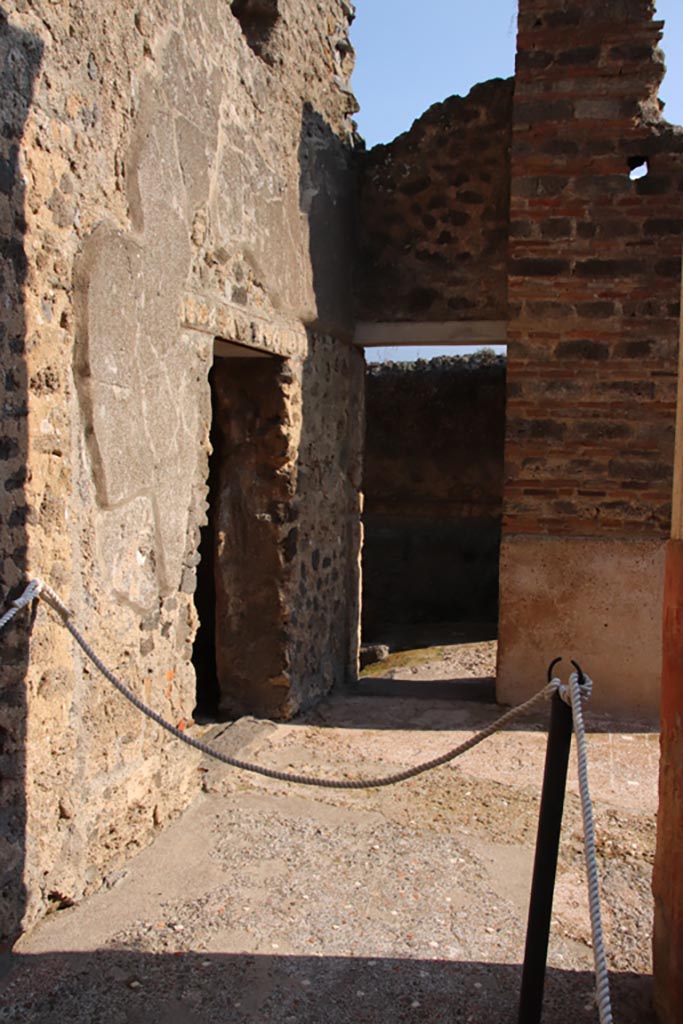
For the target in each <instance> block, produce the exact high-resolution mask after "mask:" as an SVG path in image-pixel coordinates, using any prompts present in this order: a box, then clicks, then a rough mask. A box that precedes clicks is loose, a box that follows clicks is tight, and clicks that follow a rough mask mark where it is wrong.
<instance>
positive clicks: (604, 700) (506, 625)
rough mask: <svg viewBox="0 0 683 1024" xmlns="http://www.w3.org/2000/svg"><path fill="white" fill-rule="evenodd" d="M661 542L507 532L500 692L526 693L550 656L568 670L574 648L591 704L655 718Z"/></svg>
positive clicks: (510, 698)
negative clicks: (590, 689) (590, 690)
mask: <svg viewBox="0 0 683 1024" xmlns="http://www.w3.org/2000/svg"><path fill="white" fill-rule="evenodd" d="M665 547H666V544H665V543H664V542H662V541H659V540H651V539H646V540H636V539H623V540H614V539H605V538H595V537H543V538H536V537H522V536H516V537H507V538H504V539H503V542H502V545H501V554H500V583H501V590H500V620H499V630H500V636H501V637H502V638H503V640H502V642H503V643H504V644H505V649H504V657H505V674H504V675H503V677H502V678H500V679H499V680H498V682H497V696H498V699H499V700H500V701H502V702H503V703H509V704H517V703H519V701H521V700H523V699H526V698H527V697H530V696H531V695H532V694H533V693H535V692H536V691H538V690H539V689H540V688H541V687H542V686H543V685H544V684H545V681H546V670H547V667H548V664H549V663H550V661H551V660H552V659H553V658H555V657H562V658H563V659H564V660H563V664H562V665H561V666H559V668H558V671H559V672H560V673H561V675H562V677H563V678H566V675H567V673H568V672H569V671H570V664H569V660H570V659H571V658H574V659H575V660H576V661H578V662H579V664H580V665H581V666H582V668H584V669H585V671H586V672H587V673H588V674H589V675H590V677H591V678H592V679H593V681H594V684H595V685H594V688H593V693H592V695H591V699H590V707H591V710H592V711H608V712H610V713H612V714H615V715H618V716H619V717H621V718H623V719H624V720H628V719H640V720H642V721H643V722H644V723H645V725H647V724H648V723H649V724H656V722H657V720H658V716H659V687H658V685H657V682H658V680H659V676H660V673H661V649H660V648H661V620H662V598H663V593H664V553H665ZM624 623H626V624H627V627H628V628H625V627H624Z"/></svg>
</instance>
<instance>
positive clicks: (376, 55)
mask: <svg viewBox="0 0 683 1024" xmlns="http://www.w3.org/2000/svg"><path fill="white" fill-rule="evenodd" d="M587 2H590V0H587ZM657 17H658V18H660V19H663V20H664V21H665V22H666V25H665V28H664V38H663V41H662V46H663V49H664V52H665V54H666V63H667V66H668V70H667V74H666V77H665V79H664V82H663V84H662V89H661V91H660V98H661V99H663V100H664V101H665V103H666V109H665V116H666V117H667V119H668V120H669V121H672V122H673V123H676V124H683V0H658V2H657ZM516 18H517V0H479V3H476V2H472V0H468V2H466V3H463V2H462V0H421V3H419V4H416V3H415V0H357V2H356V20H355V22H354V23H353V26H352V29H351V39H352V41H353V45H354V47H355V49H356V69H355V71H354V73H353V79H352V85H353V88H354V92H355V94H356V97H357V98H358V101H359V103H360V105H361V110H360V112H359V113H358V114H357V115H356V120H357V122H358V127H359V130H360V133H361V135H362V136H363V138H364V139H365V141H366V143H367V144H368V146H373V145H375V144H376V143H378V142H389V141H391V139H393V138H395V137H396V135H399V134H400V133H401V132H403V131H406V130H407V129H408V128H410V126H411V124H412V123H413V121H414V120H415V118H416V117H419V116H420V114H422V113H423V112H424V111H425V110H426V109H427V107H429V106H431V104H432V103H437V102H439V101H440V100H443V99H446V97H447V96H453V95H455V94H459V95H461V96H462V95H464V94H465V93H467V92H469V90H470V89H471V87H472V86H473V85H475V84H476V83H477V82H484V81H486V80H487V79H489V78H496V77H500V78H506V77H507V76H508V75H512V74H513V73H514V62H515V33H516ZM467 351H473V350H472V349H466V348H464V347H460V348H457V349H442V348H427V347H423V348H422V349H416V348H408V347H406V348H401V349H396V348H393V349H388V348H387V349H374V350H373V349H368V350H367V356H368V358H369V359H371V360H373V361H377V360H382V359H416V358H418V357H419V356H421V357H422V358H425V359H428V358H430V356H432V355H439V354H441V353H443V352H459V353H463V352H467Z"/></svg>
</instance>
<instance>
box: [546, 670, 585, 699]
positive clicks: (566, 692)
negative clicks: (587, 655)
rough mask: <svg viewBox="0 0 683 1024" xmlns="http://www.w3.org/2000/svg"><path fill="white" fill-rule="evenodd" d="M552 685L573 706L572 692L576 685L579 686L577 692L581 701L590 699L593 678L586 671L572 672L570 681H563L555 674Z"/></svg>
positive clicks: (551, 681)
mask: <svg viewBox="0 0 683 1024" xmlns="http://www.w3.org/2000/svg"><path fill="white" fill-rule="evenodd" d="M550 686H552V687H553V689H554V690H555V691H556V692H557V694H558V695H559V696H560V697H561V698H562V700H563V701H564V702H565V704H568V705H569V707H571V706H572V693H573V688H574V687H575V686H576V687H577V688H578V689H577V691H576V692H577V694H578V697H579V700H581V701H587V700H589V699H590V696H591V694H592V692H593V680H592V679H591V678H590V677H589V676H587V675H586V673H585V672H581V673H579V672H572V674H571V675H570V677H569V682H568V683H563V682H562V680H561V679H559V678H558V677H557V676H555V678H554V679H551V680H550Z"/></svg>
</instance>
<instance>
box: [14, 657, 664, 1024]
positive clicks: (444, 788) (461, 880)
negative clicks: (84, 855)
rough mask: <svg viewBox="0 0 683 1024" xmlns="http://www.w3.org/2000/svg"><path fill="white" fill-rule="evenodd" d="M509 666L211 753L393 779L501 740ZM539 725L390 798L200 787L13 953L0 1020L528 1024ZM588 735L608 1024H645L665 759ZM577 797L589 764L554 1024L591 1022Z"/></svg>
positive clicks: (451, 667) (442, 669)
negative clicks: (484, 734)
mask: <svg viewBox="0 0 683 1024" xmlns="http://www.w3.org/2000/svg"><path fill="white" fill-rule="evenodd" d="M494 657H495V644H491V643H485V642H484V643H479V644H459V645H445V646H442V647H440V648H437V649H433V650H431V651H427V652H425V651H422V652H419V653H418V652H408V653H403V654H399V655H396V656H395V657H394V658H392V659H390V661H389V662H384V663H382V664H381V665H379V666H373V668H372V669H371V672H372V673H374V674H373V675H370V676H369V677H368V678H366V679H365V681H364V682H363V683H362V684H361V687H360V689H359V691H358V693H356V694H354V695H347V696H343V695H340V696H339V697H336V698H335V699H334V700H331V701H329V702H327V703H326V704H324V705H322V706H321V707H319V708H317V709H316V710H315V711H314V712H312V713H311V714H310V715H308V716H307V717H306V718H305V719H302V720H300V721H297V722H293V723H289V724H287V725H283V726H274V725H272V724H271V723H263V722H256V721H254V720H250V719H243V720H241V721H240V722H238V723H236V724H234V725H231V726H222V727H220V728H218V729H217V730H214V732H217V734H218V735H217V736H216V737H215V743H216V745H218V746H220V747H222V748H223V749H226V750H230V751H231V752H234V751H237V750H239V751H240V756H243V757H246V758H250V759H253V760H257V761H259V762H261V763H264V764H268V765H272V766H276V767H278V768H282V769H285V770H297V771H308V772H316V773H321V774H335V775H336V774H339V773H345V774H348V775H349V776H356V775H372V774H376V773H381V772H385V771H392V770H396V769H397V768H399V767H402V766H405V765H409V764H411V763H415V762H418V761H421V760H424V759H426V758H429V757H432V756H435V755H436V754H438V753H440V752H441V751H442V750H445V749H447V748H449V747H451V746H454V745H455V744H457V743H458V742H460V741H461V740H462V739H463V738H465V737H466V736H468V735H470V734H471V732H472V731H474V730H476V729H478V728H480V727H482V726H483V725H485V724H487V723H488V722H490V721H491V720H492V719H493V718H495V717H497V715H498V714H499V713H500V711H501V709H499V708H498V707H497V706H496V705H495V704H494V703H493V688H492V680H491V678H490V673H491V671H492V666H493V659H494ZM543 682H544V681H543V680H539V688H540V686H542V685H543ZM596 685H599V681H598V680H596ZM589 718H590V712H589ZM546 720H547V715H546V713H545V712H541V713H539V714H538V715H536V716H534V718H532V719H531V720H528V721H525V722H524V723H522V724H521V725H519V727H514V728H512V729H509V730H507V731H505V732H503V733H500V734H498V735H496V736H494V737H492V738H491V739H489V740H487V741H485V743H484V744H482V745H481V746H479V747H478V748H477V749H476V750H474V751H472V752H470V753H468V754H467V755H465V756H464V757H463V758H462V759H461V760H460V761H458V762H455V763H453V764H452V765H448V766H444V767H442V768H439V769H437V770H436V771H433V772H431V773H429V774H428V775H423V776H421V777H420V778H418V779H415V780H412V781H410V782H407V783H402V784H400V785H399V786H395V787H392V788H390V789H380V790H371V791H361V792H348V791H336V790H317V789H308V788H306V789H304V788H296V787H294V786H291V785H287V784H283V783H279V782H275V781H270V780H266V779H262V778H260V777H258V776H253V775H246V774H244V773H242V772H237V771H234V770H232V769H228V768H225V767H223V766H221V765H220V764H218V763H216V762H211V763H207V764H205V765H203V766H202V769H201V770H202V775H203V791H202V793H201V795H200V796H199V797H198V799H197V800H196V801H195V803H194V804H193V805H192V807H190V808H189V810H188V811H187V812H186V813H185V814H184V815H183V816H182V817H181V818H180V819H178V820H177V821H176V822H175V823H174V824H173V825H171V826H170V827H169V828H168V829H167V830H166V831H165V832H163V833H162V834H160V835H159V837H158V838H157V840H156V841H155V843H154V844H153V845H152V846H150V847H149V848H148V849H146V850H145V851H143V852H142V853H141V854H139V856H137V857H136V858H135V859H134V860H133V861H131V862H130V863H129V865H128V867H127V869H126V870H125V873H123V874H121V875H120V876H119V877H118V878H113V879H111V883H112V887H111V888H109V889H108V890H104V891H102V892H100V893H98V894H97V895H95V896H94V897H92V898H91V899H89V900H88V901H86V902H84V903H83V904H82V905H81V906H79V907H75V908H71V909H67V910H62V911H58V912H56V913H55V914H53V915H52V916H51V917H50V918H48V919H46V920H45V921H44V922H43V923H42V924H41V925H40V926H39V927H38V928H37V929H36V930H35V931H34V932H33V933H32V934H31V935H29V936H26V937H24V938H23V940H21V941H20V943H19V944H18V945H17V946H16V947H15V951H14V952H13V954H12V955H11V956H10V957H9V958H7V960H6V962H5V963H4V965H3V967H4V977H3V981H2V985H1V987H0V1020H2V1021H10V1022H12V1024H15V1022H16V1024H18V1022H20V1021H21V1022H27V1021H31V1022H32V1024H47V1022H60V1024H61V1022H62V1021H64V1020H68V1021H69V1022H70V1024H86V1022H87V1024H137V1022H142V1021H150V1020H151V1021H155V1022H160V1024H242V1022H255V1021H259V1022H261V1021H262V1022H274V1024H285V1022H287V1024H288V1022H306V1024H318V1022H320V1024H323V1022H329V1021H332V1022H335V1024H336V1022H338V1024H346V1022H349V1024H350V1022H354V1024H358V1022H363V1021H367V1022H372V1024H390V1022H391V1024H394V1022H396V1021H400V1022H410V1024H422V1022H424V1024H426V1022H429V1024H442V1022H443V1024H446V1022H449V1024H453V1022H463V1024H465V1022H473V1024H475V1022H476V1024H503V1022H508V1021H510V1022H512V1021H515V1020H516V1019H517V1010H516V1005H517V997H518V989H519V981H520V966H519V965H520V962H521V959H522V954H523V943H524V934H525V928H526V913H527V900H528V891H529V883H530V873H531V860H532V856H533V847H534V842H535V829H536V817H537V811H538V794H539V791H540V782H541V776H542V769H543V759H544V752H545V734H544V729H545V724H546ZM591 728H592V729H593V730H594V731H592V732H591V735H590V737H589V752H590V759H591V784H592V791H593V797H594V802H595V809H596V818H597V825H598V849H599V856H600V867H601V878H602V882H603V888H604V917H605V927H606V935H607V946H608V955H609V961H610V968H611V970H612V986H613V998H614V1009H615V1019H616V1020H617V1021H618V1022H619V1024H635V1022H636V1021H637V1022H639V1024H643V1022H646V1021H648V1020H651V1019H652V1018H651V1015H650V1011H649V990H650V984H649V971H650V928H651V896H650V889H649V886H650V870H651V861H652V855H653V845H654V813H655V808H656V799H657V761H658V737H657V736H656V735H655V734H653V733H648V732H647V731H645V730H644V729H642V730H641V728H640V727H639V726H638V725H637V724H635V725H634V724H632V725H631V726H629V727H628V728H624V727H623V726H622V727H619V726H617V725H615V724H614V723H613V722H612V723H611V722H609V721H607V720H605V719H600V720H599V721H595V720H594V719H593V720H591ZM576 791H577V787H576V781H575V768H574V764H573V763H572V768H571V782H570V787H569V794H568V799H567V807H566V813H565V825H564V831H563V840H562V850H561V856H560V864H559V873H558V883H557V890H556V900H555V913H554V920H553V928H552V936H551V948H550V957H549V971H548V978H547V985H546V1005H545V1014H544V1021H546V1022H548V1024H550V1022H552V1024H580V1022H583V1021H586V1022H588V1021H596V1020H597V1014H596V1011H595V1008H594V1007H593V1006H592V1005H591V993H592V986H593V978H592V973H591V972H592V957H591V950H590V929H589V923H588V911H587V906H586V898H585V886H584V872H583V864H582V843H581V829H580V812H579V804H578V799H577V796H576Z"/></svg>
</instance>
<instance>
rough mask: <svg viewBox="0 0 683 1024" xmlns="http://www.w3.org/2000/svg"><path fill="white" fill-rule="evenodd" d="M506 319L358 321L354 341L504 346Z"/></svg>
mask: <svg viewBox="0 0 683 1024" xmlns="http://www.w3.org/2000/svg"><path fill="white" fill-rule="evenodd" d="M506 342H507V322H506V321H505V320H438V321H419V320H415V321H408V320H397V321H382V322H378V323H372V322H370V321H361V322H360V323H358V324H356V332H355V335H354V339H353V343H354V345H357V346H358V347H359V348H373V347H375V346H380V345H381V346H384V345H480V344H481V345H505V344H506Z"/></svg>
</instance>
